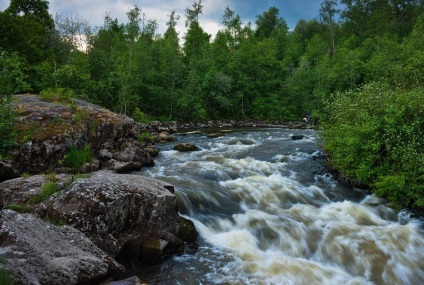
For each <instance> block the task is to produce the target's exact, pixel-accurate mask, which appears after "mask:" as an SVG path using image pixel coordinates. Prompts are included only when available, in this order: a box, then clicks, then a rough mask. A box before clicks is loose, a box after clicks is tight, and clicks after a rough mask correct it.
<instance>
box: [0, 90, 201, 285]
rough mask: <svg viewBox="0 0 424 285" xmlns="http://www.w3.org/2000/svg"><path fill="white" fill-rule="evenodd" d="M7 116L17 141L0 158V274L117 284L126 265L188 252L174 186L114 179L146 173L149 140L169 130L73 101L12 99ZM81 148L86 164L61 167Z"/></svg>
mask: <svg viewBox="0 0 424 285" xmlns="http://www.w3.org/2000/svg"><path fill="white" fill-rule="evenodd" d="M14 109H15V111H16V114H17V129H18V141H17V143H16V145H15V146H14V147H13V148H12V149H11V150H10V151H9V153H8V154H7V155H6V156H4V155H3V156H2V157H1V160H0V181H3V182H2V183H0V208H1V211H0V258H1V260H2V262H1V263H0V270H1V271H2V272H8V273H9V274H11V275H12V276H13V279H14V280H15V283H16V284H98V283H100V282H102V281H104V280H116V279H119V278H122V277H123V276H124V275H125V267H124V266H123V265H126V264H131V263H132V262H142V263H158V262H161V261H162V260H163V259H164V258H166V257H167V256H168V255H170V254H184V253H185V252H192V248H193V247H195V246H193V245H192V243H194V242H195V241H196V238H197V232H196V229H195V228H194V225H193V223H192V222H191V221H189V220H186V219H184V218H182V217H180V216H179V215H178V205H177V201H176V197H175V195H174V194H173V186H172V185H169V184H166V183H163V182H161V181H158V180H154V179H149V178H145V177H142V176H139V175H131V174H121V173H127V172H132V171H134V170H139V169H140V168H141V167H149V166H153V165H154V161H153V159H152V157H153V156H155V155H157V150H155V148H154V147H153V146H152V145H151V142H150V138H151V137H153V138H154V136H157V134H159V133H160V132H174V131H175V130H174V129H172V128H166V127H158V126H155V125H153V126H146V125H142V124H138V123H136V122H135V121H134V120H132V119H131V118H128V117H126V116H122V115H118V114H115V113H113V112H110V111H108V110H105V109H103V108H101V107H99V106H96V105H93V104H90V103H87V102H84V101H80V100H75V101H74V102H73V104H67V103H60V102H45V101H43V100H40V98H39V97H38V96H36V95H19V96H16V97H15V101H14ZM154 128H157V129H156V130H155V131H153V129H154ZM150 133H151V134H150ZM146 134H149V135H146ZM147 138H148V139H147ZM81 150H89V155H90V159H89V160H88V161H87V162H85V163H84V164H83V165H67V164H66V163H64V161H65V160H66V159H67V157H68V158H69V157H70V156H71V155H72V151H74V152H76V153H78V151H81ZM79 173H84V174H79ZM118 173H119V174H118Z"/></svg>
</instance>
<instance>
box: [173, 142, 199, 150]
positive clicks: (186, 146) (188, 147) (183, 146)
mask: <svg viewBox="0 0 424 285" xmlns="http://www.w3.org/2000/svg"><path fill="white" fill-rule="evenodd" d="M174 150H178V151H180V152H187V151H197V150H199V148H198V147H197V146H195V145H194V144H190V143H179V144H177V145H175V146H174Z"/></svg>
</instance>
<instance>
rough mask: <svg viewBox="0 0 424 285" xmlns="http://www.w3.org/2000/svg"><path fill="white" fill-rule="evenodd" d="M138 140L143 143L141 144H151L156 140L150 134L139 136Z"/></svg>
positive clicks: (144, 133) (145, 133)
mask: <svg viewBox="0 0 424 285" xmlns="http://www.w3.org/2000/svg"><path fill="white" fill-rule="evenodd" d="M137 139H138V142H139V143H141V144H143V143H151V142H153V140H154V138H153V136H152V135H151V134H150V133H148V132H143V133H141V134H137Z"/></svg>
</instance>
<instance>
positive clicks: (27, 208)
mask: <svg viewBox="0 0 424 285" xmlns="http://www.w3.org/2000/svg"><path fill="white" fill-rule="evenodd" d="M6 208H7V209H10V210H13V211H15V212H19V213H33V212H34V208H33V207H31V206H29V205H19V204H10V205H8V206H7V207H6ZM0 284H1V283H0Z"/></svg>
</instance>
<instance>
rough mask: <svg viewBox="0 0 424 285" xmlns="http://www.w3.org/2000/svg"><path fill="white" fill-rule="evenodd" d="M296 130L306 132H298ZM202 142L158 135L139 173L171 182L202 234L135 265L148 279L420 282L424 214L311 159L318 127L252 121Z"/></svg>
mask: <svg viewBox="0 0 424 285" xmlns="http://www.w3.org/2000/svg"><path fill="white" fill-rule="evenodd" d="M292 135H303V136H304V139H302V140H292V139H291V137H292ZM177 138H178V142H189V143H193V144H195V145H197V146H198V147H199V148H200V151H196V152H184V153H183V152H177V151H174V150H172V148H173V146H174V145H175V144H176V142H173V143H166V144H158V145H157V147H159V148H160V150H161V152H160V155H159V156H158V157H157V158H156V159H155V162H156V166H155V167H153V168H147V169H144V170H143V171H141V172H140V175H145V176H149V177H154V178H157V179H160V180H163V181H166V182H169V183H171V184H173V185H174V186H175V194H176V196H177V199H178V202H179V211H180V214H181V215H183V216H185V217H187V218H189V219H191V220H192V221H193V222H194V224H195V226H196V228H197V230H198V232H199V234H200V237H199V240H198V243H199V249H198V251H197V253H196V254H194V255H190V254H186V255H182V256H174V257H172V258H170V259H168V260H166V261H165V262H164V263H162V264H160V265H157V266H148V267H142V268H138V269H137V270H136V271H137V275H138V276H139V277H140V278H141V279H142V280H145V281H146V282H148V283H149V284H184V285H185V284H417V285H418V284H424V233H423V223H422V221H420V220H418V219H416V218H412V217H411V215H410V214H409V213H407V212H405V211H400V212H397V211H395V210H393V209H392V208H390V207H388V205H387V204H386V203H385V201H384V200H382V199H379V198H376V197H374V196H371V195H367V194H366V193H365V192H364V191H362V190H361V189H350V188H348V187H345V186H343V185H341V184H340V183H338V182H337V181H336V180H335V179H333V177H332V176H331V175H330V174H328V173H326V171H325V169H324V168H323V166H322V165H321V164H320V163H319V162H317V161H315V160H314V159H313V156H314V155H317V154H319V152H320V146H319V139H318V133H317V132H316V131H314V130H304V129H302V130H300V129H295V130H293V129H280V128H269V129H256V130H253V129H248V130H237V131H235V132H232V133H227V134H225V136H224V137H220V138H215V139H210V138H207V137H206V136H205V135H187V136H183V135H177Z"/></svg>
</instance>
